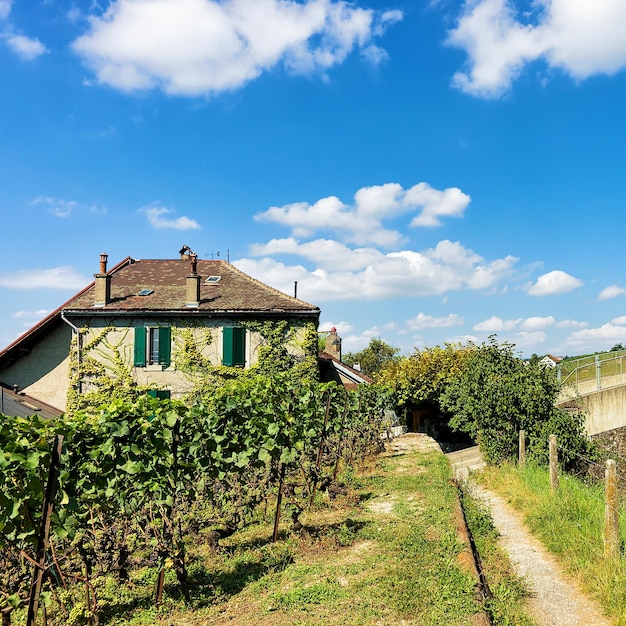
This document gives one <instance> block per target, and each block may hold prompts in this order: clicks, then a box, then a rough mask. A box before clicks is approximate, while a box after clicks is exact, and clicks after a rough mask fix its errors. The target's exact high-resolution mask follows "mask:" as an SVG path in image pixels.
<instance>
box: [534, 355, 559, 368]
mask: <svg viewBox="0 0 626 626" xmlns="http://www.w3.org/2000/svg"><path fill="white" fill-rule="evenodd" d="M562 360H563V357H560V356H552V355H551V354H546V356H544V357H543V359H541V360H540V361H539V363H541V365H545V366H546V367H556V366H557V365H558V364H559V363H560V362H561V361H562Z"/></svg>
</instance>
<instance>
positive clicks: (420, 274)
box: [235, 240, 517, 302]
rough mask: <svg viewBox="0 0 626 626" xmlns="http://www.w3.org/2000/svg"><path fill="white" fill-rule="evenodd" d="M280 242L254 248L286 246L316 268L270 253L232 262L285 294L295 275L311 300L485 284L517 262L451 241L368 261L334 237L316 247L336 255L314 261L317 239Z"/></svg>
mask: <svg viewBox="0 0 626 626" xmlns="http://www.w3.org/2000/svg"><path fill="white" fill-rule="evenodd" d="M279 241H284V242H287V243H284V244H278V243H274V244H271V242H270V244H271V245H270V244H268V246H269V248H268V249H264V248H263V247H262V246H258V247H254V248H253V249H254V250H255V251H256V252H260V253H262V252H268V251H270V250H273V251H277V250H279V249H282V250H285V249H288V250H289V252H290V253H291V254H295V255H300V256H302V257H303V258H305V259H308V260H313V261H314V265H315V268H314V269H312V270H309V269H307V268H306V267H305V266H304V265H300V264H298V265H286V264H284V263H282V262H280V261H277V260H275V259H272V258H269V257H265V258H262V259H260V260H257V259H250V258H245V259H240V260H238V261H236V262H235V265H237V267H239V268H240V269H242V270H243V271H244V272H246V273H248V274H251V275H252V276H256V277H258V278H260V279H262V280H263V281H264V282H267V283H269V284H270V285H273V286H274V287H276V288H277V289H280V290H282V291H284V292H285V293H293V282H294V281H296V280H297V281H298V295H299V296H300V297H302V298H303V299H304V300H307V301H309V302H324V301H331V300H335V301H337V300H357V301H364V300H376V299H382V298H387V297H416V296H426V295H441V294H444V293H446V292H447V291H456V290H462V289H486V288H489V287H491V286H493V285H495V284H496V283H498V282H499V281H501V280H502V279H503V278H504V277H506V276H507V275H508V274H509V273H510V272H511V270H512V267H513V265H514V264H515V263H516V262H517V259H516V258H514V257H506V258H504V259H496V260H495V261H491V262H486V261H485V259H483V258H482V257H480V256H479V255H477V254H475V253H474V252H472V251H471V250H468V249H466V248H464V247H463V246H462V245H461V244H459V243H453V242H450V241H441V242H439V243H438V244H437V246H435V248H431V249H429V250H425V251H424V252H421V253H420V252H414V251H411V250H404V251H401V252H391V253H388V254H382V253H377V254H375V252H376V251H373V252H371V260H370V261H368V255H369V254H370V253H369V252H364V251H363V250H361V249H356V250H351V249H350V248H348V247H346V246H341V245H335V246H333V245H332V242H328V241H327V240H323V242H322V244H323V245H320V248H323V249H324V250H325V251H326V252H327V254H329V255H330V254H333V255H336V256H327V257H325V258H324V259H323V260H322V261H320V262H319V263H315V261H316V260H319V256H320V254H319V252H318V251H317V250H316V246H315V243H316V242H310V244H301V245H300V244H298V243H297V242H295V241H292V240H279ZM283 245H284V248H281V246H283ZM365 263H367V264H365Z"/></svg>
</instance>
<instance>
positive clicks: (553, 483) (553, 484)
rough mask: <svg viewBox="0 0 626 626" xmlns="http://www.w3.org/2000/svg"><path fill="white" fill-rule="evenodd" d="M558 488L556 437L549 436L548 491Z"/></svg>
mask: <svg viewBox="0 0 626 626" xmlns="http://www.w3.org/2000/svg"><path fill="white" fill-rule="evenodd" d="M558 488H559V458H558V454H557V450H556V435H550V491H552V492H554V491H556V490H557V489H558Z"/></svg>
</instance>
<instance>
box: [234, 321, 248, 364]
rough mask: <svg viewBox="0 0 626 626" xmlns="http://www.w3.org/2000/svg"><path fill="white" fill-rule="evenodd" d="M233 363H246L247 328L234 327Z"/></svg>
mask: <svg viewBox="0 0 626 626" xmlns="http://www.w3.org/2000/svg"><path fill="white" fill-rule="evenodd" d="M233 361H234V363H233V365H242V366H243V365H245V364H246V329H245V328H233Z"/></svg>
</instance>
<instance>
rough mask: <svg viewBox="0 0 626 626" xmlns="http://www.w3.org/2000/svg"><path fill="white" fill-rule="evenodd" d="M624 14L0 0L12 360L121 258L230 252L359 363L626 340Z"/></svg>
mask: <svg viewBox="0 0 626 626" xmlns="http://www.w3.org/2000/svg"><path fill="white" fill-rule="evenodd" d="M625 23H626V3H624V2H623V1H622V0H595V1H594V2H592V3H590V2H585V1H583V0H552V1H549V0H536V1H534V2H528V1H526V2H515V1H512V0H511V1H508V2H507V1H505V0H472V1H470V2H466V3H465V4H463V3H460V2H453V1H451V0H431V1H420V0H412V1H408V0H387V1H385V2H380V1H379V0H371V1H369V2H368V1H365V0H359V1H358V2H354V3H347V2H339V1H336V0H300V1H298V2H296V1H295V0H282V1H280V2H279V1H277V0H231V1H217V0H175V1H174V0H116V1H110V2H107V1H106V0H93V2H92V3H91V6H89V3H78V2H67V1H64V0H42V1H38V0H23V1H22V2H13V1H12V0H0V71H1V72H2V76H3V79H4V80H3V82H4V85H5V87H4V89H3V90H2V92H1V93H0V211H1V215H2V246H1V247H0V345H1V346H4V345H7V344H8V343H10V342H11V341H12V340H14V339H15V338H16V337H17V336H19V335H20V334H21V333H22V332H24V331H25V330H26V329H28V328H29V327H30V326H32V325H33V324H34V323H36V322H37V321H38V320H39V319H41V317H42V316H43V315H45V314H46V313H47V312H49V311H50V310H53V309H54V308H56V307H57V306H59V305H60V304H62V303H63V302H64V301H65V300H67V299H68V298H69V297H71V296H72V295H73V294H74V293H75V292H76V291H78V290H79V289H81V288H82V287H84V286H85V285H86V284H87V283H89V282H90V281H91V280H92V279H93V274H94V272H97V270H98V259H99V254H100V253H101V252H107V253H108V254H109V260H110V264H111V265H113V264H115V263H117V262H118V261H120V260H121V259H123V258H125V257H126V256H132V257H135V258H176V256H177V252H178V250H179V249H180V247H181V246H182V245H183V244H184V245H188V246H190V247H191V248H192V249H193V250H194V251H195V252H197V253H198V255H199V256H200V257H201V258H212V257H214V258H217V255H218V253H219V255H220V258H229V259H230V261H231V262H232V263H234V264H235V265H236V266H238V267H239V268H241V269H242V270H244V271H245V272H247V273H249V274H251V275H253V276H255V277H257V278H259V279H261V280H263V281H264V282H267V283H269V284H271V285H273V286H275V287H277V288H279V289H281V290H283V291H285V292H287V293H293V285H294V281H297V282H298V296H299V297H301V298H302V299H303V300H306V301H308V302H311V303H313V304H316V305H318V306H319V307H320V308H321V310H322V318H321V325H320V328H321V329H322V330H324V329H329V328H330V327H331V326H333V325H334V326H336V327H337V329H338V331H339V333H340V334H341V335H342V337H343V339H344V350H352V351H355V350H359V349H361V348H363V347H365V346H366V345H367V343H368V342H369V340H370V339H371V338H372V337H380V338H382V339H384V340H385V341H387V342H388V343H390V344H392V345H394V346H397V347H399V348H401V350H402V352H403V353H405V354H409V353H411V352H412V351H413V350H414V349H415V348H422V347H425V346H433V345H437V344H442V343H443V342H456V341H461V342H464V341H468V340H472V341H475V342H481V341H483V340H484V339H486V338H487V337H488V336H489V335H490V334H497V336H498V338H499V339H500V340H502V341H504V340H507V341H510V342H512V343H514V344H515V345H516V346H517V347H518V349H519V351H520V352H521V353H522V354H524V355H525V356H529V355H530V354H532V353H537V354H545V353H552V354H556V355H576V354H581V353H585V352H589V351H596V350H604V349H609V348H611V347H612V346H613V345H615V344H616V343H619V342H624V343H626V308H625V304H626V299H625V296H626V276H625V272H624V268H625V267H626V246H625V245H624V230H625V228H624V227H625V225H626V217H625V214H624V208H625V204H626V123H625V122H624V109H625V105H626V72H625V71H624V68H625V66H626V38H625V37H624V36H623V24H625Z"/></svg>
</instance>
